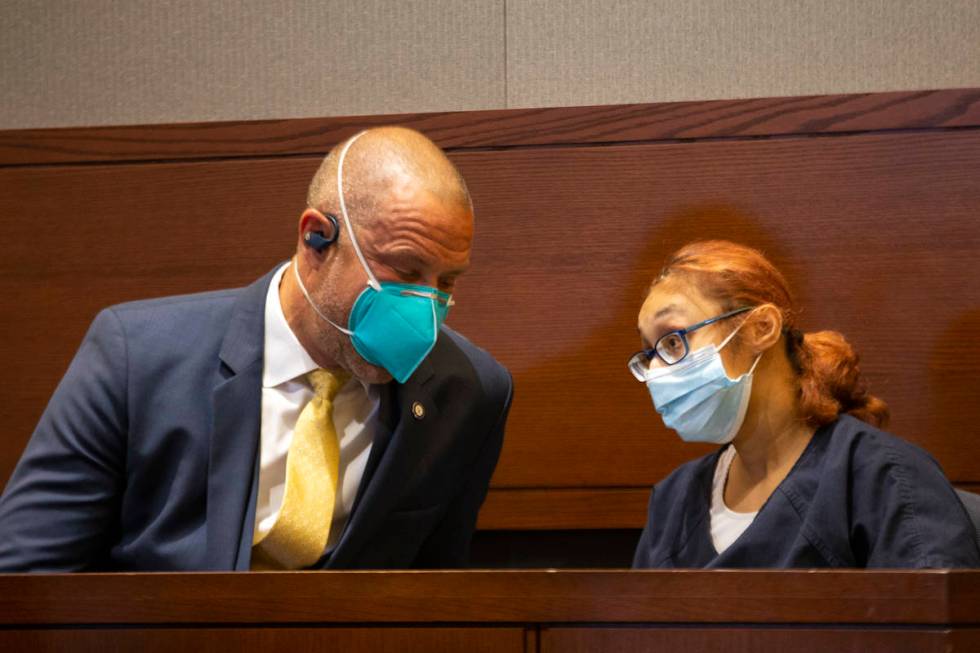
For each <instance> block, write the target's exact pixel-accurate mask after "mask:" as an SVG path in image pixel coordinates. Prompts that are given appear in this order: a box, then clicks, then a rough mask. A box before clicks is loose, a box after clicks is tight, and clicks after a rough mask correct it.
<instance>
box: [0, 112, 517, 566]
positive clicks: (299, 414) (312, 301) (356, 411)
mask: <svg viewBox="0 0 980 653" xmlns="http://www.w3.org/2000/svg"><path fill="white" fill-rule="evenodd" d="M308 205H309V207H308V208H307V209H306V210H305V211H304V212H303V213H302V215H301V216H300V218H299V223H298V229H297V236H296V238H297V244H296V253H295V255H294V256H293V258H292V259H291V260H290V261H288V262H284V263H282V264H280V265H279V266H277V267H276V268H275V269H274V270H272V271H271V272H269V273H268V274H267V275H265V276H264V277H262V278H261V279H259V280H258V281H256V282H255V283H253V284H252V285H251V286H249V287H247V288H241V289H235V290H227V291H219V292H210V293H202V294H198V295H187V296H181V297H170V298H164V299H155V300H147V301H141V302H134V303H129V304H122V305H119V306H114V307H111V308H108V309H105V310H104V311H102V312H101V313H100V314H99V315H98V316H97V317H96V319H95V321H94V322H93V324H92V327H91V328H90V330H89V332H88V334H87V335H86V337H85V340H84V341H83V342H82V345H81V347H80V349H79V351H78V353H77V354H76V356H75V359H74V360H73V361H72V363H71V366H70V367H69V369H68V372H67V373H66V374H65V377H64V379H62V381H61V383H60V385H59V386H58V388H57V390H56V391H55V394H54V396H53V397H52V399H51V401H50V403H49V405H48V407H47V409H46V410H45V412H44V414H43V415H42V417H41V420H40V422H39V424H38V426H37V429H36V430H35V432H34V434H33V436H32V438H31V440H30V442H29V443H28V445H27V449H26V450H25V452H24V455H23V457H22V458H21V460H20V463H19V464H18V465H17V468H16V470H15V471H14V474H13V476H12V477H11V480H10V482H9V483H8V486H7V488H6V491H5V493H4V494H3V497H2V498H0V571H74V570H79V571H81V570H120V571H124V570H125V571H130V570H231V569H235V570H250V569H251V570H270V569H307V568H314V569H323V568H335V569H343V568H407V567H458V566H462V565H464V564H465V562H466V558H467V555H468V549H469V543H470V539H471V537H472V533H473V530H474V527H475V524H476V516H477V512H478V510H479V508H480V505H481V504H482V502H483V499H484V498H485V496H486V492H487V487H488V485H489V481H490V476H491V475H492V473H493V469H494V467H495V465H496V462H497V459H498V457H499V454H500V448H501V445H502V441H503V432H504V424H505V421H506V418H507V411H508V409H509V406H510V399H511V389H512V385H511V378H510V375H509V374H508V373H507V371H506V370H505V369H504V368H503V367H502V366H500V365H499V364H498V363H497V362H496V361H494V360H493V359H492V358H491V357H490V356H489V355H488V354H487V353H486V352H484V351H483V350H481V349H479V348H477V347H475V346H474V345H473V344H471V343H470V342H469V341H467V340H466V339H465V338H463V337H462V336H461V335H459V334H458V333H456V332H454V331H453V330H451V329H449V328H448V327H445V326H443V324H442V322H443V320H444V318H445V316H446V313H447V312H448V310H449V308H450V306H451V305H452V303H453V299H452V295H453V290H454V287H455V284H456V280H457V279H458V278H459V277H460V275H462V274H463V273H464V272H465V271H466V269H467V267H468V266H469V257H470V243H471V241H472V237H473V209H472V204H471V202H470V196H469V193H468V191H467V189H466V184H465V182H464V181H463V178H462V177H461V176H460V174H459V172H458V171H457V170H456V168H455V167H454V166H453V164H452V163H451V162H450V161H449V160H448V159H447V158H446V156H445V155H444V154H443V152H442V151H441V150H439V148H438V147H436V146H435V145H434V144H433V143H432V142H431V141H429V140H428V139H427V138H425V137H424V136H423V135H421V134H419V133H418V132H414V131H411V130H408V129H402V128H393V127H389V128H379V129H374V130H370V131H367V132H362V133H361V134H358V135H356V136H354V137H353V138H351V139H348V140H347V141H345V142H344V143H341V144H340V145H338V146H337V147H336V148H335V149H334V150H333V151H331V152H330V154H329V155H328V156H327V157H326V159H325V160H324V161H323V164H322V165H321V166H320V169H319V170H318V171H317V173H316V175H315V176H314V178H313V181H312V183H311V184H310V190H309V195H308Z"/></svg>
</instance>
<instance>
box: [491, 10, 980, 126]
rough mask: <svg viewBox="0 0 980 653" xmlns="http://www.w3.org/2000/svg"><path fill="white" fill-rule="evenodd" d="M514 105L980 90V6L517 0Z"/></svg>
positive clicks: (510, 50)
mask: <svg viewBox="0 0 980 653" xmlns="http://www.w3.org/2000/svg"><path fill="white" fill-rule="evenodd" d="M507 70H508V79H507V82H508V106H510V107H531V106H562V105H588V104H618V103H629V102H660V101H672V100H701V99H719V98H726V99H727V98H744V97H767V96H788V95H809V94H824V93H851V92H865V91H889V90H892V91H895V90H916V89H925V88H930V89H931V88H957V87H963V86H980V0H953V1H932V2H930V1H926V0H920V1H910V0H697V1H695V2H678V1H677V0H626V1H617V2H609V1H605V2H603V1H600V0H508V3H507Z"/></svg>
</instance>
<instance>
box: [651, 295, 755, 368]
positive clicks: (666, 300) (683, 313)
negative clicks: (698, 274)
mask: <svg viewBox="0 0 980 653" xmlns="http://www.w3.org/2000/svg"><path fill="white" fill-rule="evenodd" d="M724 312H725V308H724V307H722V305H721V304H719V303H718V302H716V301H714V300H712V299H709V298H707V297H705V296H704V295H702V294H701V293H700V292H699V291H698V290H697V288H696V287H695V286H694V285H693V284H691V283H690V282H688V281H685V280H684V279H682V278H679V277H667V278H666V279H664V280H663V281H661V282H659V283H658V284H657V285H656V286H654V287H653V290H651V291H650V294H649V295H647V298H646V300H644V302H643V306H641V307H640V315H639V318H638V320H637V328H638V330H639V332H640V337H641V338H642V341H643V348H644V349H650V348H652V347H653V346H654V345H655V344H656V343H657V340H659V339H660V338H661V337H662V336H664V335H666V334H668V333H670V332H671V331H677V330H678V329H685V328H687V327H690V326H693V325H695V324H697V323H698V322H701V321H703V320H707V319H709V318H713V317H716V316H718V315H721V314H722V313H724ZM746 315H748V313H745V314H740V315H735V316H733V317H730V318H728V319H725V320H720V321H718V322H716V323H714V324H709V325H708V326H705V327H701V328H700V329H698V330H696V331H694V332H693V333H689V334H687V335H686V338H687V342H688V347H689V349H688V352H689V353H688V356H690V352H693V351H695V350H697V349H700V348H701V347H704V346H706V345H709V344H715V345H719V344H721V342H722V341H723V340H724V339H725V338H727V337H728V336H729V335H731V333H732V332H733V331H734V330H735V329H736V328H737V327H738V326H739V325H740V324H741V323H742V322H743V321H744V320H745V317H746ZM679 344H680V343H679V339H678V338H671V339H669V340H667V341H665V346H667V347H668V348H669V349H670V348H673V349H674V350H675V351H676V348H677V347H678V346H679ZM681 353H683V349H682V348H681V349H680V350H679V351H677V354H678V355H680V354H681ZM754 359H755V356H754V355H753V353H752V352H750V351H748V350H746V349H745V348H742V347H739V345H738V336H735V338H733V339H732V340H731V341H730V342H729V343H728V344H727V345H726V346H725V347H724V348H723V349H722V350H721V360H722V363H723V364H724V366H725V371H726V372H727V373H728V376H729V377H730V378H736V377H738V376H740V375H741V374H743V373H745V372H747V371H748V370H749V368H750V367H751V366H752V362H753V361H754ZM685 360H686V359H685ZM679 364H682V363H679ZM650 367H651V369H657V368H662V367H666V363H664V362H663V361H662V360H661V359H660V357H659V356H654V358H653V359H652V360H651V361H650Z"/></svg>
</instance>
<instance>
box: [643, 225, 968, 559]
mask: <svg viewBox="0 0 980 653" xmlns="http://www.w3.org/2000/svg"><path fill="white" fill-rule="evenodd" d="M795 317H796V316H795V313H794V310H793V306H792V302H791V299H790V293H789V289H788V287H787V284H786V280H785V279H784V278H783V276H782V274H780V273H779V271H778V270H776V268H775V267H773V265H772V264H771V263H770V262H769V261H768V260H766V258H765V257H763V256H762V254H760V253H759V252H757V251H756V250H754V249H750V248H748V247H743V246H741V245H736V244H734V243H729V242H724V241H709V242H696V243H692V244H690V245H687V246H686V247H684V248H682V249H681V250H680V251H678V252H677V253H676V254H675V255H674V256H673V257H671V258H670V259H669V262H668V263H667V266H666V267H665V268H664V270H663V272H662V273H661V274H660V276H659V277H658V278H657V279H656V280H655V281H654V283H653V285H652V286H651V288H650V291H649V294H648V295H647V298H646V300H645V301H644V303H643V306H642V308H641V309H640V315H639V329H640V333H641V334H642V336H643V350H642V351H640V352H637V354H635V355H634V356H633V358H632V359H630V369H631V370H632V372H633V374H634V375H635V376H636V377H637V379H639V380H641V381H643V382H645V383H646V384H647V387H648V388H649V390H650V394H651V396H652V398H653V403H654V406H655V407H656V409H657V412H659V413H660V415H661V416H662V417H663V420H664V423H665V424H666V425H667V426H668V427H669V428H672V429H674V430H675V431H677V433H678V434H679V435H680V437H681V438H682V439H684V440H686V441H690V442H695V441H696V442H712V443H716V444H720V445H724V446H722V447H721V449H720V450H718V451H716V452H715V453H713V454H710V455H708V456H705V457H703V458H699V459H697V460H694V461H691V462H689V463H686V464H685V465H682V466H681V467H680V468H678V469H677V470H675V471H674V472H673V473H672V474H671V475H670V476H668V477H667V478H666V479H665V480H664V481H662V482H661V483H658V484H657V486H656V487H654V489H653V492H652V494H651V497H650V504H649V513H648V516H647V525H646V528H645V529H644V530H643V535H642V537H641V538H640V542H639V545H638V546H637V549H636V554H635V557H634V561H633V566H634V567H964V566H967V567H977V566H980V552H978V550H977V544H976V541H975V539H974V531H973V525H972V523H971V522H970V520H969V517H968V516H967V514H966V512H965V510H964V508H963V506H962V504H961V503H960V501H959V499H958V497H957V496H956V493H955V492H954V490H953V488H952V487H951V486H950V484H949V481H947V480H946V478H945V476H943V472H942V470H941V469H940V468H939V465H938V464H937V463H936V461H934V460H933V459H932V458H931V457H930V456H929V454H927V453H925V452H924V451H922V450H921V449H919V448H917V447H915V446H913V445H912V444H909V443H907V442H905V441H903V440H901V439H899V438H897V437H895V436H893V435H889V434H888V433H885V432H884V431H881V430H879V428H878V427H881V426H883V425H884V424H885V422H886V421H887V419H888V408H887V406H886V405H885V404H884V402H882V401H881V400H880V399H878V398H877V397H875V396H873V395H871V394H869V393H868V392H867V390H866V389H865V385H864V383H863V381H862V379H861V375H860V371H859V369H858V358H857V355H856V354H855V353H854V351H853V350H852V349H851V347H850V345H848V343H847V341H846V340H845V339H844V337H843V336H842V335H840V334H839V333H836V332H833V331H821V332H818V333H808V334H805V335H804V334H802V333H800V332H799V331H798V330H797V329H796V328H795V325H794V321H795Z"/></svg>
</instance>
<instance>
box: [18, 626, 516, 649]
mask: <svg viewBox="0 0 980 653" xmlns="http://www.w3.org/2000/svg"><path fill="white" fill-rule="evenodd" d="M0 646H2V647H3V650H5V651H72V652H73V653H88V652H91V653H107V652H108V653H115V652H122V651H138V652H139V653H173V652H174V651H194V652H195V653H198V652H201V651H216V652H217V651H236V652H244V651H257V652H259V653H277V652H279V651H282V652H283V653H319V652H321V651H344V653H361V652H365V653H441V652H445V653H457V652H461V651H466V652H467V653H469V652H471V651H472V652H473V653H524V651H525V648H524V629H522V628H445V627H436V626H432V627H425V628H404V627H397V626H396V627H388V628H385V627H379V626H377V625H374V626H371V627H366V628H345V627H340V626H331V627H308V628H303V627H294V628H280V627H262V628H249V627H247V626H243V627H231V628H173V627H168V628H152V629H151V628H124V629H123V628H85V629H72V630H51V629H23V630H7V631H0Z"/></svg>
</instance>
